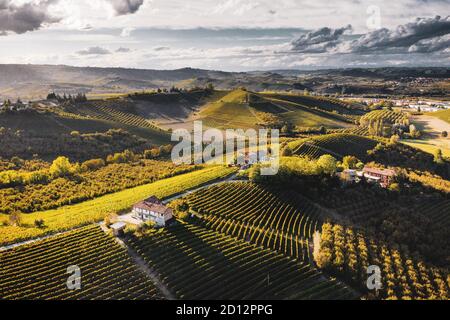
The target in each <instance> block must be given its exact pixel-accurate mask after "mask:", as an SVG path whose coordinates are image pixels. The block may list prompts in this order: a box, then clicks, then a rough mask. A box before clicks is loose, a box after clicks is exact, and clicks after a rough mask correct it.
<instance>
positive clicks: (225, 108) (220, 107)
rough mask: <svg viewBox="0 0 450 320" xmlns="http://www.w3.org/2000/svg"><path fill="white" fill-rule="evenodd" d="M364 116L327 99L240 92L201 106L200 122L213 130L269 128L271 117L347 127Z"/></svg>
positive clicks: (300, 123)
mask: <svg viewBox="0 0 450 320" xmlns="http://www.w3.org/2000/svg"><path fill="white" fill-rule="evenodd" d="M360 114H361V110H352V109H350V108H349V107H348V106H346V105H345V104H343V103H337V102H335V101H333V100H330V99H326V98H309V97H306V96H301V95H292V94H290V95H287V94H264V93H261V94H260V93H254V92H250V91H246V90H243V89H237V90H233V91H230V92H229V93H228V94H227V95H225V96H224V97H222V98H220V99H219V100H217V101H214V102H210V103H208V104H206V105H204V106H203V107H201V109H200V112H199V113H198V116H197V117H196V120H202V121H204V124H205V125H206V126H209V127H215V128H220V129H226V128H244V129H245V128H254V127H263V126H265V124H266V122H267V120H266V119H267V116H269V118H271V121H274V122H278V123H281V124H283V123H286V122H289V123H291V124H293V125H295V126H299V127H320V126H325V127H328V128H347V127H351V126H352V123H353V121H354V119H356V118H357V117H358V116H359V115H360Z"/></svg>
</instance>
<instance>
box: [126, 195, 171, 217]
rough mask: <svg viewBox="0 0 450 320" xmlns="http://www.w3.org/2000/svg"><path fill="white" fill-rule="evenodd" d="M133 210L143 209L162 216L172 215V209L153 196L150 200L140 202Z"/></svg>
mask: <svg viewBox="0 0 450 320" xmlns="http://www.w3.org/2000/svg"><path fill="white" fill-rule="evenodd" d="M133 209H143V210H147V211H153V212H156V213H160V214H169V213H172V209H170V208H168V207H166V206H165V205H163V203H162V202H161V200H159V199H158V198H157V197H155V196H151V197H150V198H148V199H145V200H143V201H140V202H138V203H136V204H135V205H134V206H133Z"/></svg>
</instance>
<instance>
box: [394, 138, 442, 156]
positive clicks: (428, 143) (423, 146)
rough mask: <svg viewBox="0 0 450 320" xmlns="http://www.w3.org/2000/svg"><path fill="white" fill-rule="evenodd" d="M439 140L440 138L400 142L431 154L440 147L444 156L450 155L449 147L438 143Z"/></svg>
mask: <svg viewBox="0 0 450 320" xmlns="http://www.w3.org/2000/svg"><path fill="white" fill-rule="evenodd" d="M439 141H440V140H406V141H402V142H403V143H404V144H407V145H408V146H411V147H414V148H417V149H420V150H422V151H425V152H428V153H431V154H433V155H434V152H435V151H436V150H437V149H441V151H442V154H443V155H444V157H450V148H448V147H446V146H445V145H443V144H439Z"/></svg>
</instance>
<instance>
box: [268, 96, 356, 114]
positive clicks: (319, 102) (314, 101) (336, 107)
mask: <svg viewBox="0 0 450 320" xmlns="http://www.w3.org/2000/svg"><path fill="white" fill-rule="evenodd" d="M265 96H268V97H270V98H275V99H282V100H285V101H290V102H293V103H296V104H300V105H304V106H306V107H308V108H318V109H321V110H324V111H328V112H333V111H334V112H339V113H340V114H348V115H360V114H362V113H363V111H362V110H359V109H354V108H351V107H350V105H349V104H347V103H345V102H343V101H341V100H338V99H333V98H328V97H321V96H306V95H295V94H265Z"/></svg>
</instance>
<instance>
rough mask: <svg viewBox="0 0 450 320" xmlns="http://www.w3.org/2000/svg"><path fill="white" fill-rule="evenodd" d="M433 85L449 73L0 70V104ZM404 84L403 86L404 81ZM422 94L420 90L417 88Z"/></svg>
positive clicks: (401, 90)
mask: <svg viewBox="0 0 450 320" xmlns="http://www.w3.org/2000/svg"><path fill="white" fill-rule="evenodd" d="M418 77H419V78H430V79H434V80H436V81H440V82H442V81H444V82H445V81H447V82H448V79H450V68H432V67H427V68H425V67H423V68H378V69H374V68H354V69H328V70H313V71H302V70H274V71H264V72H262V71H254V72H223V71H214V70H203V69H193V68H182V69H177V70H146V69H129V68H94V67H71V66H65V65H21V64H0V101H1V100H4V99H17V98H18V97H20V98H21V99H22V100H36V99H42V98H45V97H46V95H47V94H48V93H49V92H52V91H55V92H57V93H67V94H75V93H79V92H81V93H85V94H87V95H88V96H90V97H92V96H94V97H99V96H101V95H107V94H120V93H125V94H128V93H130V92H142V91H144V90H151V89H156V88H170V87H172V86H178V87H181V88H193V87H197V86H199V87H204V86H206V85H207V84H209V83H212V84H213V85H214V86H215V87H216V88H218V89H221V90H231V89H235V88H240V87H245V88H247V89H248V90H251V91H258V92H260V91H292V90H296V91H303V90H308V91H315V92H319V93H326V94H335V93H338V94H340V93H353V94H367V93H370V94H383V95H389V94H397V95H402V94H403V95H413V94H417V92H419V90H418V89H417V87H415V86H413V87H409V86H408V85H405V86H402V87H398V86H393V85H391V84H386V81H400V80H401V81H404V82H405V81H406V82H408V79H414V78H418ZM405 79H406V80H405ZM421 89H422V90H423V89H424V88H422V87H421ZM420 92H421V94H422V95H437V96H439V95H443V92H442V87H441V86H434V85H431V86H430V87H429V88H426V86H425V90H423V91H420Z"/></svg>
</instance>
